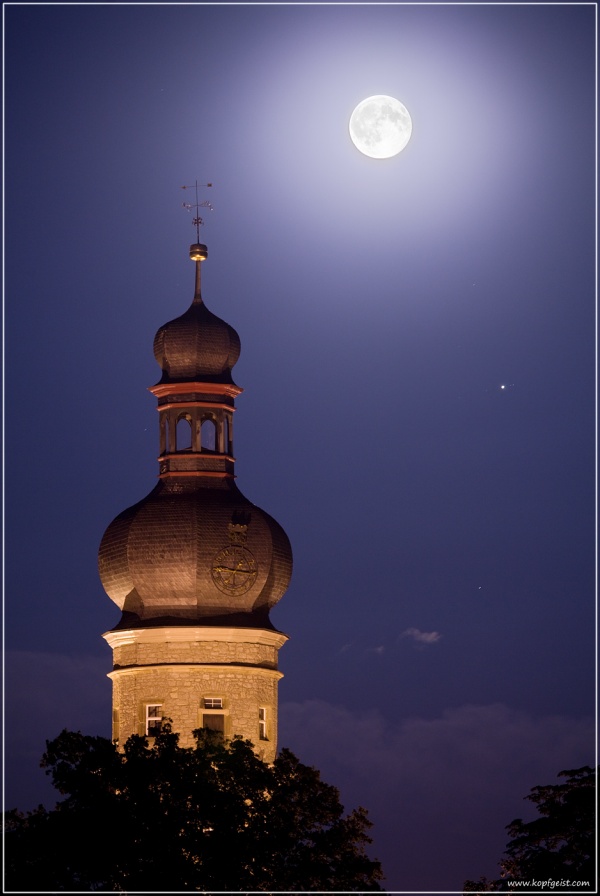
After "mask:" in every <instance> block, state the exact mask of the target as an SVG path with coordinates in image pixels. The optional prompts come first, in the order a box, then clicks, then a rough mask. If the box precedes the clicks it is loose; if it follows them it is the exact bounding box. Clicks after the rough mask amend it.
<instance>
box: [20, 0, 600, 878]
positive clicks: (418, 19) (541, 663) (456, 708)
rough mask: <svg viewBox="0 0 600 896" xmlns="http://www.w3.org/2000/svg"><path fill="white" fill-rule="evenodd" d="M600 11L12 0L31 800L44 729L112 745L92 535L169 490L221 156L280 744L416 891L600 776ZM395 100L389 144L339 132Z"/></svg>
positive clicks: (214, 254) (242, 466)
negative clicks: (159, 341) (599, 766)
mask: <svg viewBox="0 0 600 896" xmlns="http://www.w3.org/2000/svg"><path fill="white" fill-rule="evenodd" d="M595 16H596V8H595V6H594V5H593V4H579V5H577V4H554V5H545V4H534V5H519V4H516V5H479V4H472V5H447V6H436V5H432V6H429V5H402V4H400V5H390V6H376V5H364V6H344V5H333V6H325V5H323V6H318V5H317V6H276V5H265V6H191V5H190V6H171V5H166V6H145V5H133V6H118V5H105V6H86V5H81V6H78V5H66V6H35V5H33V6H27V5H22V6H10V5H8V6H5V41H6V48H5V49H6V174H5V181H6V183H5V188H6V200H5V201H6V245H5V248H6V300H5V322H6V347H5V359H6V360H5V375H6V402H5V404H6V434H5V440H6V459H5V471H6V586H5V623H6V658H7V663H6V705H7V717H6V722H7V729H6V738H7V741H6V750H7V781H6V783H7V802H8V804H9V805H14V804H18V805H19V806H20V807H21V808H30V807H31V806H33V805H35V804H36V803H37V802H38V801H40V800H45V801H47V802H49V797H48V793H49V791H48V785H47V783H46V781H45V779H44V776H43V774H42V773H41V772H39V771H38V770H37V763H38V760H39V756H40V755H41V753H42V751H43V749H44V740H45V738H47V737H53V736H55V735H56V734H57V733H58V731H60V729H61V728H62V727H64V726H67V727H73V728H81V729H82V730H84V731H85V732H86V733H99V734H105V735H108V734H109V729H110V682H109V680H108V679H107V678H106V677H105V675H106V672H108V671H109V669H110V651H109V649H108V647H107V646H106V644H105V642H104V641H103V640H102V638H101V634H102V633H103V632H105V631H107V630H108V629H110V628H111V627H112V626H113V625H114V624H115V623H116V621H117V619H118V612H117V610H116V608H115V607H114V605H113V604H112V603H111V601H110V600H109V599H108V598H107V597H106V595H105V594H104V592H103V590H102V587H101V585H100V581H99V579H98V575H97V565H96V558H97V550H98V545H99V542H100V538H101V536H102V533H103V531H104V529H105V527H106V526H107V525H108V523H109V522H110V521H111V520H112V519H113V518H114V516H115V515H116V514H117V513H118V512H120V511H121V510H122V509H124V508H125V507H127V506H129V505H131V504H132V503H134V502H135V501H137V500H139V499H140V498H142V497H143V496H144V495H146V494H147V493H148V492H149V491H150V490H151V488H152V487H153V485H154V483H155V478H156V475H157V464H156V455H157V453H158V427H157V414H156V411H155V409H154V399H153V398H152V396H151V395H150V394H149V393H148V392H147V387H148V386H150V385H152V384H153V383H155V382H156V381H157V379H158V377H159V370H158V367H157V365H156V362H155V361H154V358H153V354H152V340H153V337H154V333H155V332H156V330H157V329H158V327H159V326H160V325H161V324H163V323H164V322H165V321H167V320H170V319H172V318H173V317H176V316H177V315H179V314H180V313H182V312H183V311H184V310H185V309H186V308H187V306H188V305H189V303H190V301H191V298H192V296H193V286H194V271H193V265H192V264H191V263H190V262H189V260H188V258H187V250H188V245H189V243H190V242H192V241H193V240H194V238H195V237H194V230H193V227H192V225H191V217H190V215H189V214H188V213H187V212H186V211H185V210H184V209H182V207H181V203H182V202H183V201H184V200H186V199H188V198H189V196H188V195H187V194H185V193H183V192H182V191H181V190H180V186H181V184H184V183H186V184H189V183H193V182H194V180H195V179H196V178H198V179H199V180H200V181H201V182H202V181H211V182H212V183H213V184H214V186H213V187H212V188H211V189H210V190H208V191H205V194H204V197H203V198H207V199H209V200H210V201H211V203H212V204H213V206H214V209H215V210H214V212H212V213H207V215H206V218H207V223H206V226H205V227H204V228H203V231H202V239H203V241H204V242H206V243H207V244H208V248H209V259H208V261H207V262H206V264H205V265H204V267H203V295H204V298H205V301H206V304H207V305H208V307H209V308H210V309H211V310H212V311H213V312H214V313H216V314H218V315H219V316H220V317H222V318H224V319H225V320H227V321H228V322H229V323H231V324H232V325H233V326H234V327H235V328H236V330H237V331H238V333H239V334H240V337H241V341H242V355H241V358H240V361H239V363H238V364H237V366H236V369H235V379H236V382H238V383H239V384H240V385H241V386H242V387H243V388H244V390H245V391H244V394H243V395H242V396H240V398H239V399H238V401H237V407H238V411H237V414H236V431H235V454H236V458H237V464H236V469H237V475H238V480H237V482H238V485H239V487H240V488H241V490H242V491H243V492H244V494H246V496H247V497H248V498H250V500H252V501H254V502H255V503H256V504H259V505H260V506H261V507H263V508H264V509H265V510H267V511H268V512H269V513H271V514H272V515H273V516H274V517H275V518H276V519H277V520H278V521H279V522H280V523H281V524H282V525H283V527H284V528H285V529H286V531H287V533H288V535H289V537H290V540H291V542H292V546H293V549H294V557H295V566H294V576H293V580H292V585H291V587H290V589H289V591H288V593H287V595H286V596H285V597H284V598H283V600H282V601H281V603H280V605H279V606H278V608H277V609H276V610H275V611H274V613H273V621H274V623H275V625H276V626H277V627H279V628H280V629H282V630H283V631H285V632H287V633H288V634H289V635H290V642H289V644H288V645H286V647H285V648H284V649H283V651H282V653H281V657H280V659H281V668H282V670H283V672H284V674H285V678H284V679H283V681H282V684H281V690H280V702H281V727H280V743H281V744H282V745H286V746H290V747H291V748H292V749H293V750H295V751H296V752H297V753H298V755H299V756H300V758H301V759H302V760H303V761H305V762H308V763H311V764H315V765H317V767H319V768H320V769H321V770H322V772H323V775H324V777H325V779H326V780H328V781H330V782H331V783H333V784H336V785H338V786H339V787H340V788H341V791H342V798H343V800H344V801H345V802H346V804H347V805H348V806H349V807H351V806H353V805H356V804H358V803H362V804H364V805H366V806H367V808H369V810H370V813H371V817H372V820H373V821H374V822H375V827H374V829H373V837H374V853H375V854H376V855H377V856H378V857H379V858H381V860H382V862H383V865H384V871H385V872H386V874H387V880H386V884H387V886H388V887H389V889H391V890H406V891H410V892H416V891H427V892H428V891H431V890H449V891H455V890H460V888H461V886H462V882H463V880H464V878H466V877H478V876H479V875H480V874H487V875H488V876H493V875H495V874H496V872H497V868H496V862H497V860H498V859H499V858H500V857H501V854H502V852H503V848H504V845H505V842H506V835H505V831H504V827H505V825H506V824H508V823H509V822H510V821H511V820H512V818H514V817H516V816H518V815H521V814H523V813H524V812H527V811H528V804H527V803H523V801H522V797H524V796H525V795H526V793H527V792H528V791H529V789H530V788H531V787H532V786H534V785H536V784H544V783H550V782H552V781H553V780H554V778H555V776H556V774H557V773H558V772H559V771H560V770H561V769H562V768H565V767H566V768H573V767H577V766H580V765H582V764H584V763H593V762H594V718H593V715H594V685H595V674H594V647H595V637H594V635H595V616H594V610H595V601H594V598H595V593H594V547H595V538H594V493H595V489H594V435H595V417H594V413H595V395H594V359H595V308H596V305H595V291H594V277H595V208H594V183H595V167H596V165H595V146H594V140H595V106H596V102H595V93H594V91H595V70H594V66H595V35H596V18H595ZM374 93H384V94H390V95H393V96H396V97H397V98H398V99H400V100H401V101H402V102H403V103H404V104H405V105H406V106H407V108H408V109H409V111H410V114H411V116H412V120H413V135H412V138H411V141H410V143H409V144H408V146H407V148H406V149H405V150H404V151H403V152H402V153H401V154H400V155H398V156H396V157H394V158H392V159H385V160H373V159H369V158H367V157H365V156H363V155H361V154H360V153H359V152H358V151H357V150H356V149H355V147H354V146H353V144H352V143H351V141H350V138H349V135H348V129H347V123H348V118H349V116H350V113H351V112H352V109H353V108H354V106H355V105H356V104H357V103H358V102H359V101H360V100H361V99H364V98H365V97H367V96H369V95H371V94H374ZM503 385H504V386H505V387H506V388H504V389H502V388H501V387H502V386H503Z"/></svg>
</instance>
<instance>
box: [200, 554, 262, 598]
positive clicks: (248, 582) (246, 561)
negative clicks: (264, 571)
mask: <svg viewBox="0 0 600 896" xmlns="http://www.w3.org/2000/svg"><path fill="white" fill-rule="evenodd" d="M211 572H212V578H213V582H214V583H215V585H216V586H217V588H218V589H219V591H222V592H223V593H224V594H234V595H239V594H245V593H246V591H249V590H250V588H252V586H253V585H254V582H255V581H256V576H257V574H258V567H257V565H256V560H255V559H254V557H253V555H252V554H251V553H250V551H249V550H248V548H245V547H243V546H242V545H240V544H230V545H229V546H228V547H226V548H224V549H223V550H222V551H220V552H219V553H218V554H217V556H216V557H215V559H214V560H213V565H212V570H211Z"/></svg>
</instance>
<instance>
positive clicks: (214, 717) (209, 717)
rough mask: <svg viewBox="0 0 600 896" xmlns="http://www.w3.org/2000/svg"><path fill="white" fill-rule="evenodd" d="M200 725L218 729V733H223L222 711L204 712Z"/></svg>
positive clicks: (212, 729)
mask: <svg viewBox="0 0 600 896" xmlns="http://www.w3.org/2000/svg"><path fill="white" fill-rule="evenodd" d="M202 727H203V728H208V730H209V731H218V732H219V733H220V734H224V733H225V716H224V715H223V713H222V712H209V713H204V714H203V716H202Z"/></svg>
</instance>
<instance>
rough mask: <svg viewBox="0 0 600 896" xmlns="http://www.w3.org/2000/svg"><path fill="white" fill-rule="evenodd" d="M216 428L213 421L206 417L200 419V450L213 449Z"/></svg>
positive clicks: (214, 447) (214, 446)
mask: <svg viewBox="0 0 600 896" xmlns="http://www.w3.org/2000/svg"><path fill="white" fill-rule="evenodd" d="M216 432H217V428H216V426H215V421H214V420H210V419H208V418H207V419H206V420H203V421H202V426H201V428H200V436H201V440H200V443H201V446H202V451H215V449H216V445H215V441H216V439H215V436H216Z"/></svg>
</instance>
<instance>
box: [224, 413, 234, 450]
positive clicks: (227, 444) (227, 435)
mask: <svg viewBox="0 0 600 896" xmlns="http://www.w3.org/2000/svg"><path fill="white" fill-rule="evenodd" d="M223 424H224V427H225V431H224V438H223V444H224V446H225V454H231V453H232V447H231V430H230V428H229V417H228V416H227V414H226V415H225V419H224V421H223Z"/></svg>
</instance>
